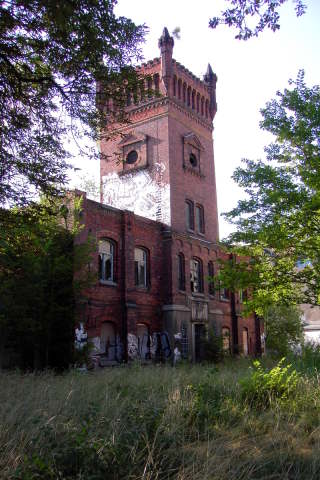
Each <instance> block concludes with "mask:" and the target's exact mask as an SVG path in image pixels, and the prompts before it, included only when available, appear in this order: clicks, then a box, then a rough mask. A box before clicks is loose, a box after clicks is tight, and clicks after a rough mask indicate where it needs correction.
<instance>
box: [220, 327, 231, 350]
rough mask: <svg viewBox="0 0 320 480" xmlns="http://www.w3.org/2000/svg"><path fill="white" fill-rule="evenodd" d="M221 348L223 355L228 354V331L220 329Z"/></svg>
mask: <svg viewBox="0 0 320 480" xmlns="http://www.w3.org/2000/svg"><path fill="white" fill-rule="evenodd" d="M221 333H222V348H223V351H224V353H230V329H229V328H228V327H222V331H221Z"/></svg>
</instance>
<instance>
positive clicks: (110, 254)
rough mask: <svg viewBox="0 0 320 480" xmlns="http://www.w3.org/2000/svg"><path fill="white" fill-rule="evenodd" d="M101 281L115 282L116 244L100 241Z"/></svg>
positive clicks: (111, 241)
mask: <svg viewBox="0 0 320 480" xmlns="http://www.w3.org/2000/svg"><path fill="white" fill-rule="evenodd" d="M99 280H101V281H105V282H114V281H115V242H114V241H113V240H107V239H102V240H99Z"/></svg>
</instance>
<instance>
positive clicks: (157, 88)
mask: <svg viewBox="0 0 320 480" xmlns="http://www.w3.org/2000/svg"><path fill="white" fill-rule="evenodd" d="M153 82H154V89H155V91H156V92H159V86H160V81H159V74H158V73H156V74H155V75H154V76H153Z"/></svg>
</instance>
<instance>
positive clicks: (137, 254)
mask: <svg viewBox="0 0 320 480" xmlns="http://www.w3.org/2000/svg"><path fill="white" fill-rule="evenodd" d="M148 260H149V259H148V252H147V250H145V249H144V248H135V249H134V279H135V285H136V286H137V287H147V286H148V283H149V282H148V279H149V271H148Z"/></svg>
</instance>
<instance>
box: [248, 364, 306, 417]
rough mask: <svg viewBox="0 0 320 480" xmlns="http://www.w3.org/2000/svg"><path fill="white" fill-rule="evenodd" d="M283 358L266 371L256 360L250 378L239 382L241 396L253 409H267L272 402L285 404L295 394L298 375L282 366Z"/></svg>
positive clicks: (289, 368)
mask: <svg viewBox="0 0 320 480" xmlns="http://www.w3.org/2000/svg"><path fill="white" fill-rule="evenodd" d="M284 362H285V358H283V359H282V360H280V362H279V363H278V364H277V365H276V366H275V367H273V368H272V369H271V370H269V371H267V370H266V369H264V368H263V367H262V365H261V363H260V362H259V361H258V360H256V361H255V362H253V368H252V373H251V375H250V377H248V378H244V379H242V380H240V382H239V383H240V386H241V396H242V399H243V400H244V401H245V402H248V403H249V405H250V406H251V407H254V408H267V407H270V406H271V405H272V403H273V402H274V401H277V402H286V401H287V400H288V399H289V398H291V397H292V396H293V395H295V394H296V392H297V387H298V382H299V375H298V373H297V372H296V370H294V369H293V368H292V365H284Z"/></svg>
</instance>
